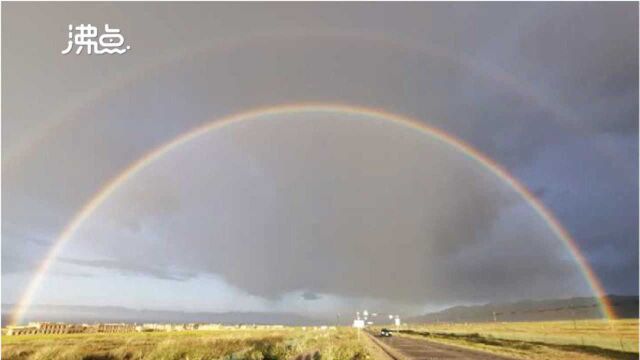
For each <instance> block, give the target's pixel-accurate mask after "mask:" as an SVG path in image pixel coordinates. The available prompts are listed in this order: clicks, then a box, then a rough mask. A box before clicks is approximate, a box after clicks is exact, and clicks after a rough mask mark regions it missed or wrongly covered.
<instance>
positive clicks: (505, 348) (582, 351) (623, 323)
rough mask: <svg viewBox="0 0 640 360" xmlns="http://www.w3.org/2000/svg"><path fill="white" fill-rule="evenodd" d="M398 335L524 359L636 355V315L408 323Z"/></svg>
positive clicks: (627, 356) (618, 357) (614, 357)
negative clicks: (566, 319)
mask: <svg viewBox="0 0 640 360" xmlns="http://www.w3.org/2000/svg"><path fill="white" fill-rule="evenodd" d="M401 335H402V336H412V337H420V338H424V339H428V340H432V341H438V342H443V343H448V344H455V345H460V346H465V347H472V348H476V349H482V350H487V351H491V352H497V353H504V354H509V355H511V356H514V357H517V358H524V359H538V358H540V359H542V358H548V357H550V356H553V357H554V358H564V357H565V356H568V355H566V353H575V354H576V357H575V358H578V359H582V358H584V359H587V358H612V359H620V358H629V359H637V358H638V320H637V319H624V320H614V321H604V320H577V321H549V322H505V323H503V322H497V323H469V324H464V323H460V324H452V323H446V324H445V323H442V324H424V325H409V326H407V327H403V331H401ZM561 354H564V355H561Z"/></svg>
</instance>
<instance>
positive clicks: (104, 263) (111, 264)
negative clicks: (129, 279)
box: [57, 257, 195, 281]
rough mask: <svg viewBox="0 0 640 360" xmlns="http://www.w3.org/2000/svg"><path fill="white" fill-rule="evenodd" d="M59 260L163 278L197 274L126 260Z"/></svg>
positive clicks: (178, 277)
mask: <svg viewBox="0 0 640 360" xmlns="http://www.w3.org/2000/svg"><path fill="white" fill-rule="evenodd" d="M57 261H60V262H62V263H65V264H71V265H78V266H83V267H91V268H99V269H106V270H117V271H119V272H122V273H124V274H136V275H146V276H150V277H154V278H157V279H163V280H173V281H186V280H189V279H191V278H193V277H194V276H195V275H194V274H192V273H188V272H172V271H169V270H167V269H164V268H160V267H154V266H152V265H148V264H141V263H132V262H125V261H121V260H111V259H101V260H85V259H71V258H65V257H61V258H58V259H57Z"/></svg>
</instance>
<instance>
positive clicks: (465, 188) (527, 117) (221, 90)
mask: <svg viewBox="0 0 640 360" xmlns="http://www.w3.org/2000/svg"><path fill="white" fill-rule="evenodd" d="M637 10H638V7H637V4H633V3H611V4H600V3H590V4H584V3H575V4H574V3H571V4H564V3H563V4H543V3H540V4H491V3H485V4H471V3H465V4H382V3H380V4H287V5H285V4H250V5H246V4H243V5H232V4H186V5H176V4H169V3H167V4H144V5H141V4H117V5H116V4H98V5H86V4H78V5H75V4H74V5H70V4H61V5H57V6H56V5H52V4H46V5H43V4H38V5H37V6H34V5H32V4H8V5H7V6H3V21H2V24H3V33H4V35H3V50H4V51H3V63H2V66H3V89H2V90H3V96H4V97H3V100H5V101H4V102H3V105H4V106H3V114H2V115H3V116H2V117H3V139H2V140H3V161H2V163H3V189H2V192H3V194H2V195H3V224H6V223H8V222H10V223H12V224H15V227H16V228H15V229H14V230H12V231H13V232H14V233H15V234H13V233H10V231H9V230H8V229H7V228H6V227H5V226H3V229H2V233H3V234H2V235H3V242H2V254H3V255H2V257H3V262H2V267H3V269H2V270H3V274H8V273H11V272H12V271H16V270H20V271H24V270H26V269H27V268H29V266H32V265H33V266H35V264H38V263H39V262H40V261H41V259H42V256H43V253H44V252H43V251H37V250H36V251H34V250H33V249H32V248H34V246H33V245H34V244H31V243H33V242H32V241H30V240H28V239H27V237H28V236H25V238H24V239H20V234H37V238H38V239H40V238H42V239H55V238H56V234H57V233H58V232H59V231H60V230H61V229H62V228H63V227H64V225H65V224H67V223H68V221H69V219H71V218H72V217H73V215H74V214H75V213H76V212H77V211H78V209H80V208H81V207H82V206H83V204H85V203H86V202H87V201H88V200H89V199H91V198H92V197H93V195H94V194H95V193H96V192H97V191H98V190H99V189H100V188H102V187H103V186H104V184H105V183H106V181H107V180H108V179H111V178H113V176H115V175H116V174H118V173H119V172H121V171H122V170H123V169H125V168H126V167H127V166H128V165H129V164H130V163H132V162H133V161H135V160H136V159H138V158H139V157H141V156H142V155H143V154H145V153H146V152H147V151H148V150H149V149H151V148H154V147H156V146H158V145H160V144H162V143H165V142H166V141H168V140H170V139H173V138H175V137H176V136H177V135H178V134H181V133H183V132H185V131H187V130H189V129H191V128H193V127H194V126H197V125H200V124H202V123H204V122H205V121H208V120H210V119H213V118H219V117H221V116H223V115H226V114H229V113H234V112H238V111H242V110H245V109H247V108H253V107H256V106H264V105H273V104H281V103H293V102H300V101H313V102H340V103H347V104H357V105H364V106H372V107H376V108H381V109H384V110H387V111H391V112H397V113H400V114H405V115H410V116H412V117H415V118H416V119H418V120H420V121H424V122H425V123H427V124H429V125H431V126H434V127H436V128H438V129H442V130H444V131H446V132H449V133H451V134H452V135H454V136H457V137H459V138H461V139H463V140H464V141H466V142H468V143H469V144H470V145H472V146H473V147H475V148H477V149H479V150H480V151H482V152H483V153H485V154H487V155H489V156H490V157H492V158H493V159H495V160H496V161H497V162H498V163H500V164H501V165H503V166H505V167H506V168H508V169H509V171H510V172H512V173H513V174H514V175H515V176H516V177H517V178H518V179H520V180H521V181H523V182H524V183H525V185H527V186H528V187H529V188H530V189H534V193H535V194H536V195H537V196H538V197H541V198H542V199H543V201H544V203H545V205H546V206H548V207H549V208H550V209H551V210H552V211H554V212H555V213H556V214H558V217H559V218H560V220H561V222H563V223H564V224H566V225H567V227H568V230H569V231H570V232H571V233H572V234H573V235H574V236H575V237H576V240H577V242H578V244H579V246H581V247H582V248H584V249H585V253H586V254H585V255H586V257H587V258H588V259H589V260H590V261H591V262H592V263H593V264H594V266H595V270H596V273H598V274H599V275H601V276H602V277H603V279H604V280H605V281H604V283H605V286H606V288H607V289H612V291H616V292H623V293H636V292H637V280H636V279H637V253H638V250H637V242H638V236H637V218H638V217H637V198H638V196H637V194H638V193H637V192H638V190H637V171H638V169H637V163H638V161H637V160H638V159H637V153H638V145H637V144H638V122H637V119H638V112H637V109H638V102H637V100H638V83H637V81H638V69H637V62H638V55H637V54H638V30H637V29H638V16H637V12H638V11H637ZM166 14H172V15H171V16H170V17H167V15H166ZM115 20H117V21H116V22H114V21H115ZM75 22H95V23H114V24H115V23H117V26H119V27H120V28H121V29H122V30H123V32H124V33H125V34H126V37H127V40H128V41H130V42H131V43H132V45H133V46H134V51H131V52H130V53H127V54H126V56H120V57H108V56H107V57H104V56H103V57H86V56H74V57H65V56H61V55H60V54H59V52H60V50H61V49H62V48H63V47H64V45H66V43H65V41H66V24H68V23H75ZM33 23H38V24H39V26H38V28H34V27H32V26H31V25H30V24H33ZM41 29H47V31H41ZM256 34H260V35H256ZM24 44H29V46H25V45H24ZM207 47H208V48H209V50H207V51H203V50H202V49H203V48H207ZM159 58H162V59H164V60H163V61H165V60H166V61H167V63H168V65H163V66H160V65H158V66H157V67H156V68H149V67H148V66H149V64H154V63H156V64H159V63H160V62H163V61H159V60H158V59H159ZM171 58H175V59H181V60H180V61H178V62H174V63H170V62H169V61H168V59H171ZM122 79H129V82H126V81H124V82H123V81H121V80H122ZM114 84H115V85H114ZM118 84H120V85H118ZM105 89H109V90H105ZM88 90H89V93H95V94H97V95H96V97H95V99H93V98H91V97H90V96H89V97H87V95H86V94H87V91H88ZM33 99H38V101H37V102H34V101H33ZM58 120H61V121H60V123H61V124H62V125H60V126H58V127H55V126H54V127H52V130H51V129H49V130H47V126H48V125H50V124H51V123H54V122H56V121H58ZM305 126H307V125H305ZM43 128H44V129H45V130H44V131H43V130H42V129H43ZM287 128H288V125H287V126H282V127H277V128H276V127H274V128H271V129H266V128H262V129H259V128H254V129H249V128H247V129H245V131H244V132H243V131H240V130H238V131H240V132H238V134H237V135H238V138H237V139H218V140H216V141H220V142H221V143H220V144H219V145H216V146H214V145H202V146H203V147H201V148H200V149H202V151H203V153H201V154H191V153H189V154H190V155H189V156H185V157H184V158H182V160H181V161H179V162H171V161H169V160H167V161H168V162H167V164H168V165H165V166H167V167H170V168H171V169H172V171H173V172H175V173H172V172H169V173H162V172H160V175H158V176H155V177H145V178H144V179H142V180H136V181H132V183H130V184H128V186H127V188H126V189H125V190H123V191H124V192H125V193H126V196H124V195H122V196H121V197H118V198H117V200H113V202H112V203H110V205H109V206H105V208H104V209H102V210H101V212H100V214H99V215H96V216H95V217H92V219H90V221H88V224H87V225H86V229H85V230H84V231H86V232H83V233H82V234H80V235H78V236H77V239H76V240H74V241H73V242H72V243H71V244H70V245H69V246H70V250H72V251H75V252H78V253H86V254H88V255H91V256H87V257H86V258H87V259H110V260H95V261H94V260H78V258H76V257H74V259H75V260H74V261H76V260H77V261H81V262H84V263H82V264H81V263H80V262H76V265H84V266H87V267H91V266H92V267H96V268H102V269H106V270H114V271H116V272H119V273H125V274H146V275H149V276H152V277H159V278H163V277H164V278H168V279H172V280H181V279H187V278H189V277H190V276H192V274H193V276H195V275H196V274H204V273H206V274H209V273H214V274H220V275H221V276H223V277H224V279H225V280H226V281H228V282H229V283H230V284H231V285H233V286H237V287H240V288H241V289H244V290H247V291H248V292H251V293H254V294H259V295H261V296H264V297H269V298H278V297H279V296H281V295H282V294H283V293H286V292H288V291H309V292H310V293H321V294H338V295H344V296H354V297H357V296H381V297H393V298H394V299H395V300H397V301H405V302H417V301H426V302H441V303H446V302H447V301H475V300H478V299H485V298H486V299H489V298H492V297H501V296H502V297H503V298H504V297H509V296H515V297H517V296H519V295H521V296H529V295H531V296H537V297H539V296H545V295H547V294H548V295H554V294H560V293H563V292H567V293H571V292H572V291H575V292H580V291H581V290H582V288H581V286H580V285H576V288H575V289H574V288H571V286H569V287H566V286H564V287H563V284H566V283H571V284H574V283H579V282H580V281H579V280H577V281H570V280H568V279H574V280H575V279H576V277H577V278H579V277H580V275H579V274H575V273H574V270H575V268H574V266H573V265H572V262H571V261H568V262H567V260H566V250H564V249H563V248H562V247H560V248H558V247H557V245H558V243H557V241H556V240H554V239H553V238H552V237H551V236H550V234H548V233H546V232H543V233H539V231H541V230H540V229H544V226H543V225H542V224H540V223H539V218H537V217H535V216H532V215H531V213H527V212H526V211H524V213H523V212H521V211H523V210H522V200H521V199H518V198H516V197H514V196H513V194H510V193H509V192H508V191H507V190H505V188H504V187H502V186H497V185H496V184H495V183H494V182H493V181H494V180H495V179H492V178H491V177H489V178H485V177H483V176H486V175H482V176H481V175H479V174H485V172H483V170H482V169H478V168H475V167H473V166H471V165H469V164H468V163H465V162H464V160H461V159H460V158H459V157H456V156H453V155H451V152H450V151H447V150H446V149H445V148H440V147H437V146H435V145H434V144H427V145H425V144H424V143H422V140H420V141H418V140H415V139H413V138H411V137H410V136H409V137H407V138H402V137H397V138H393V137H392V136H391V135H389V138H384V137H382V135H381V134H380V133H377V132H376V131H374V130H372V129H368V130H367V129H365V128H362V129H360V128H359V129H358V130H357V131H356V130H355V129H351V128H349V127H346V128H345V127H338V126H337V127H336V129H340V131H338V130H333V131H331V129H326V128H324V127H322V126H321V127H320V128H317V129H314V128H313V127H307V128H304V126H303V129H298V130H300V131H302V132H304V131H308V132H307V133H305V137H301V135H300V134H298V133H291V132H292V130H287ZM296 129H297V128H296ZM311 130H313V131H311ZM341 131H345V133H342V132H341ZM389 131H390V133H394V131H395V130H389ZM361 132H362V133H361ZM42 133H44V134H45V135H44V136H41V137H39V136H36V135H37V134H42ZM345 134H350V135H349V136H350V137H349V138H346V135H345ZM367 134H368V135H369V136H370V137H367ZM297 137H300V138H297ZM34 139H37V140H34ZM372 139H378V142H375V141H373V140H372ZM296 140H297V142H296ZM412 141H413V142H412ZM23 143H26V144H29V146H26V147H25V148H26V149H28V151H25V152H20V151H14V150H15V149H19V148H21V147H20V146H19V145H21V144H23ZM331 146H334V147H335V148H332V147H331ZM274 149H276V150H277V149H279V151H281V153H276V152H274V151H276V150H274ZM292 149H293V150H292ZM358 149H367V150H366V151H364V150H362V151H359V150H358ZM427 149H428V150H429V151H427ZM291 152H293V153H291ZM7 153H9V154H12V156H14V157H12V158H10V159H9V158H8V157H7V156H5V154H7ZM16 154H18V155H16ZM276 155H277V156H276ZM277 157H281V158H282V160H280V161H278V160H277ZM375 159H385V160H386V161H384V162H378V161H375ZM306 162H308V163H306ZM194 163H195V164H194ZM450 163H451V164H450ZM456 163H457V164H459V165H455V164H456ZM190 164H191V165H190ZM220 164H224V165H220ZM403 164H404V165H403ZM462 164H464V166H463V165H462ZM196 165H197V166H196ZM432 168H437V169H438V171H436V172H430V170H431V169H432ZM158 171H159V170H158ZM479 176H480V177H479ZM496 186H497V187H496ZM220 189H225V191H222V190H220ZM524 208H526V206H525V207H524ZM614 214H615V215H614ZM522 218H524V219H527V221H524V222H522V223H521V222H519V220H520V219H522ZM510 223H519V224H520V227H519V228H517V229H515V230H514V229H513V228H510V227H509V224H510ZM91 230H93V231H91ZM113 239H118V240H116V241H114V240H113ZM345 239H346V240H345ZM43 244H44V243H43ZM125 244H126V245H125ZM128 244H132V246H129V245H128ZM369 245H371V246H369ZM531 246H533V247H534V248H533V249H531ZM36 247H39V246H36ZM43 248H44V247H43ZM524 249H528V251H525V250H524ZM41 250H44V249H41ZM535 251H538V253H537V254H538V255H536V256H528V255H531V254H532V253H535ZM74 254H75V253H74ZM474 254H475V255H474ZM74 256H75V255H74ZM12 259H14V260H12ZM15 259H24V261H22V260H20V261H17V260H15ZM67 260H68V259H67ZM390 262H393V263H394V264H395V263H397V264H400V265H401V266H398V267H389V266H388V265H389V263H390ZM166 267H169V268H171V269H174V268H175V271H176V272H175V273H174V271H173V270H171V271H168V270H166ZM251 269H253V273H257V274H258V275H259V276H252V274H251V271H250V270H251ZM256 269H257V270H256ZM370 269H373V272H371V271H370ZM630 272H631V273H632V274H635V275H636V278H634V277H629V276H628V274H629V273H630ZM176 274H177V275H176ZM506 274H508V275H510V276H508V277H507V276H506ZM557 274H563V275H562V276H558V275H557ZM398 278H402V279H404V280H403V281H398ZM15 283H23V282H15ZM532 283H534V284H535V286H532V285H530V284H532ZM354 284H357V286H354ZM451 284H456V285H455V286H451ZM434 289H437V291H436V290H434ZM3 290H4V285H3ZM7 290H8V291H10V292H19V289H14V288H11V289H7ZM535 291H537V292H535ZM321 300H322V299H320V301H321Z"/></svg>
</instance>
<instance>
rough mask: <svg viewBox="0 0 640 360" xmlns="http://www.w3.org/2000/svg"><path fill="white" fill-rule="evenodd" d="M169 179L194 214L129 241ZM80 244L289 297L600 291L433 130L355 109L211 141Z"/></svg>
mask: <svg viewBox="0 0 640 360" xmlns="http://www.w3.org/2000/svg"><path fill="white" fill-rule="evenodd" d="M185 159H190V160H191V161H190V162H189V163H187V162H186V161H185ZM154 179H163V182H164V183H165V184H173V186H171V187H168V186H166V185H162V186H161V188H162V189H168V188H171V189H172V190H171V193H169V194H166V193H163V192H160V191H159V192H158V193H159V195H161V196H169V197H177V198H180V199H181V202H182V203H183V204H189V206H185V207H184V210H183V211H180V212H177V213H171V214H156V215H154V216H149V215H148V214H145V213H144V212H128V215H127V216H131V217H133V218H145V219H148V220H147V221H145V222H143V225H142V231H140V234H132V233H123V232H122V229H123V227H122V226H121V224H123V223H127V221H128V220H127V218H126V217H124V218H123V217H117V218H115V220H114V218H113V217H111V216H110V215H109V214H119V213H121V212H122V211H124V210H125V209H130V208H131V207H132V206H133V207H136V208H137V209H140V211H144V209H147V208H149V207H147V206H145V205H144V204H134V201H139V200H134V199H136V198H135V197H132V196H130V193H131V192H135V191H136V188H138V187H139V186H144V187H145V188H146V189H147V190H148V191H150V192H153V191H154V183H155V182H156V181H155V180H154ZM142 184H144V185H142ZM163 191H166V190H163ZM77 238H78V239H79V240H78V241H82V240H83V239H89V238H90V239H91V241H92V242H91V245H92V248H93V250H94V251H99V252H100V253H103V254H109V256H110V257H113V258H118V259H122V261H123V262H124V264H122V265H123V266H126V265H125V264H136V266H137V267H138V268H141V269H144V267H146V266H149V265H150V264H153V263H154V261H155V259H160V258H162V259H164V261H167V262H168V263H170V264H172V265H173V266H175V268H176V269H188V270H189V271H191V272H196V273H200V274H219V275H220V276H222V278H223V279H224V280H225V281H227V282H228V283H230V284H232V285H233V286H236V287H239V288H240V289H243V290H245V291H247V292H249V293H250V294H253V295H258V296H261V297H265V298H268V299H274V300H275V299H279V298H280V297H281V296H282V295H283V294H286V293H291V292H296V291H300V290H304V291H307V292H310V293H323V294H334V295H338V296H344V297H350V298H364V297H369V298H374V299H384V300H388V301H396V302H402V303H408V304H414V305H415V304H421V303H423V302H424V301H426V300H427V299H428V301H429V302H432V303H447V302H450V301H455V300H456V299H473V300H474V301H484V300H495V299H509V298H522V297H525V298H526V297H530V296H536V294H537V295H540V294H547V296H551V295H555V296H559V295H567V294H571V293H575V292H582V291H585V289H586V288H585V287H584V286H585V285H584V283H583V282H582V280H581V278H580V277H581V275H580V273H579V272H578V271H577V269H576V266H575V263H573V262H571V261H567V260H566V259H565V258H566V249H564V248H563V247H562V245H561V244H560V242H559V240H558V239H556V238H555V237H554V236H553V234H552V233H551V232H550V231H549V229H548V228H546V227H545V224H543V223H542V222H541V220H540V218H539V217H538V216H537V215H535V214H534V213H533V212H532V210H531V208H529V207H528V206H527V205H526V203H525V202H524V200H522V199H519V198H517V196H516V195H515V194H514V193H513V191H512V190H509V189H508V188H505V187H504V185H503V184H502V183H500V182H499V180H498V179H496V178H495V177H494V175H493V174H492V173H491V172H489V171H488V170H487V169H485V168H483V167H481V166H479V165H478V164H477V163H473V162H471V161H470V160H468V159H467V158H465V157H464V156H463V155H462V154H460V153H457V152H455V151H453V150H452V148H450V147H448V146H443V145H442V144H439V143H438V142H437V141H434V140H433V139H431V140H430V139H429V138H428V137H425V136H424V135H422V134H420V133H419V132H415V131H411V130H408V129H406V128H402V127H400V126H398V125H393V124H390V123H388V122H384V121H380V120H375V119H371V118H366V119H362V118H358V117H355V118H353V116H348V115H341V114H315V115H314V114H301V115H289V116H280V117H278V118H277V119H271V120H269V119H264V120H257V121H254V122H252V123H250V124H249V123H244V124H240V125H238V126H233V127H230V128H227V129H225V130H221V131H219V132H216V133H213V134H211V135H210V136H206V137H204V138H202V139H199V140H198V141H195V142H194V144H189V145H187V146H185V148H184V149H180V151H176V152H175V153H173V154H171V155H170V156H168V157H167V158H166V159H163V160H162V161H160V162H158V163H157V164H154V166H153V167H152V168H150V169H149V172H145V173H143V174H140V175H139V177H136V179H135V180H134V181H132V183H131V184H128V185H127V187H126V188H125V189H123V191H122V192H121V193H118V194H116V195H115V196H114V197H113V199H111V200H110V204H109V205H108V206H106V207H105V208H104V209H102V211H101V212H100V213H98V214H96V216H95V224H94V225H93V226H87V227H86V228H85V229H83V230H82V231H81V233H79V234H78V236H77ZM113 239H122V240H121V242H120V241H118V242H114V241H113ZM124 243H126V244H127V246H126V248H125V247H124V246H123V245H122V244H124ZM125 249H126V250H125ZM123 250H124V251H123ZM150 275H152V274H150ZM567 284H571V285H567Z"/></svg>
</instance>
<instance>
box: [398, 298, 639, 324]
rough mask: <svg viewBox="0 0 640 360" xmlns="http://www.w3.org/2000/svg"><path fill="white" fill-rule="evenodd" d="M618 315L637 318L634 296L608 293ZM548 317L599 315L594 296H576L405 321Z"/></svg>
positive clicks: (481, 307) (468, 308)
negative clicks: (494, 315)
mask: <svg viewBox="0 0 640 360" xmlns="http://www.w3.org/2000/svg"><path fill="white" fill-rule="evenodd" d="M609 299H610V301H611V303H612V305H613V307H614V309H615V312H616V315H617V316H618V317H620V318H638V297H637V296H616V295H612V296H609ZM494 312H495V314H496V320H497V321H550V320H569V319H593V318H599V317H601V315H600V310H599V308H598V298H595V297H577V298H570V299H555V300H526V301H518V302H513V303H504V304H486V305H474V306H455V307H451V308H448V309H446V310H443V311H439V312H434V313H429V314H425V315H421V316H416V317H412V318H408V319H407V320H406V321H407V322H409V323H433V322H486V321H494V317H493V314H494Z"/></svg>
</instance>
